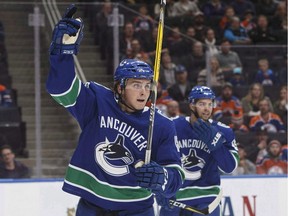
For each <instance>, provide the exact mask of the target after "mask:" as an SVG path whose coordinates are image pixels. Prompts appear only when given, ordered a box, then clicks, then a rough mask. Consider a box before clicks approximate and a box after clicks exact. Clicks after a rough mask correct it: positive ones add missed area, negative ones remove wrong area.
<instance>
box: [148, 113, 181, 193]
mask: <svg viewBox="0 0 288 216" xmlns="http://www.w3.org/2000/svg"><path fill="white" fill-rule="evenodd" d="M162 120H163V121H161V122H159V123H160V124H161V129H160V130H158V131H157V132H156V131H155V133H157V134H156V137H157V138H156V139H157V140H158V144H156V145H155V146H154V149H153V150H152V153H153V152H156V154H153V155H152V160H155V161H156V162H157V163H159V164H160V165H162V166H164V167H165V168H166V170H167V172H168V182H167V184H166V185H167V186H166V189H165V194H164V196H165V197H172V196H174V195H175V194H176V192H177V191H178V190H179V188H180V187H181V186H182V183H183V181H184V178H185V175H184V172H183V170H182V166H181V159H180V149H179V148H178V146H177V137H176V129H175V125H174V123H173V122H172V121H171V120H169V119H165V117H163V118H162ZM155 127H156V128H157V125H155ZM158 127H159V126H158ZM155 147H157V149H156V148H155Z"/></svg>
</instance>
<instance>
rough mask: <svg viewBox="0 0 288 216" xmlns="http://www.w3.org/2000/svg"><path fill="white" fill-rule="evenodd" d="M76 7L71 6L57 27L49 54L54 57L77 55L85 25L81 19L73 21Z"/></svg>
mask: <svg viewBox="0 0 288 216" xmlns="http://www.w3.org/2000/svg"><path fill="white" fill-rule="evenodd" d="M76 11H77V8H76V7H75V5H73V4H72V5H70V6H69V7H68V8H67V9H66V12H65V14H64V16H63V19H61V20H60V21H59V22H58V23H57V24H56V26H55V28H54V30H53V35H52V42H51V44H50V49H49V52H50V54H52V55H59V54H75V55H76V54H77V53H78V50H79V45H80V42H81V40H82V38H83V28H84V24H83V22H82V20H81V19H80V18H77V19H73V18H72V16H73V15H74V14H75V13H76Z"/></svg>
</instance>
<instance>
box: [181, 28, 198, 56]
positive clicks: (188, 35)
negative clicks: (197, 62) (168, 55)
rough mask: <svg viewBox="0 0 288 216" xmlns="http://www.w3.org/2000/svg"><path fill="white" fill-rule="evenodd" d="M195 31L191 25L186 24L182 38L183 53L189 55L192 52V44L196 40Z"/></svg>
mask: <svg viewBox="0 0 288 216" xmlns="http://www.w3.org/2000/svg"><path fill="white" fill-rule="evenodd" d="M195 36H196V32H195V29H194V27H193V26H188V27H187V29H186V32H185V37H184V38H183V43H184V47H185V48H184V49H183V50H182V53H183V55H184V56H185V55H189V53H191V52H192V47H193V44H194V43H195V42H196V41H197V40H196V38H195Z"/></svg>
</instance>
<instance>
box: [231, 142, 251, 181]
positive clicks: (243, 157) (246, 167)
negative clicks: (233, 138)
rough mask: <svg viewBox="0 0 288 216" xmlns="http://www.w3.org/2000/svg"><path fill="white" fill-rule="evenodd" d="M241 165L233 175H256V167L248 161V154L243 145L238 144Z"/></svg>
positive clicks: (239, 164)
mask: <svg viewBox="0 0 288 216" xmlns="http://www.w3.org/2000/svg"><path fill="white" fill-rule="evenodd" d="M237 147H238V154H239V163H238V167H237V168H236V169H235V171H234V172H233V173H232V175H234V176H236V175H249V174H256V165H255V164H254V163H253V162H252V161H250V160H249V159H247V152H246V149H245V147H244V146H243V145H242V144H238V145H237Z"/></svg>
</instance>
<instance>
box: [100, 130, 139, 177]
mask: <svg viewBox="0 0 288 216" xmlns="http://www.w3.org/2000/svg"><path fill="white" fill-rule="evenodd" d="M124 141H125V138H124V136H123V135H121V134H118V135H117V137H116V139H115V141H113V142H110V141H109V140H108V139H107V138H106V140H105V141H104V142H101V143H98V144H97V145H96V147H95V161H96V163H97V164H98V165H99V166H100V167H101V168H102V170H103V171H105V172H106V173H108V174H109V175H112V176H123V175H126V174H128V173H129V168H128V165H129V164H132V163H133V162H134V158H133V156H132V154H131V153H130V151H129V150H128V149H127V148H126V147H125V146H124Z"/></svg>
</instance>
